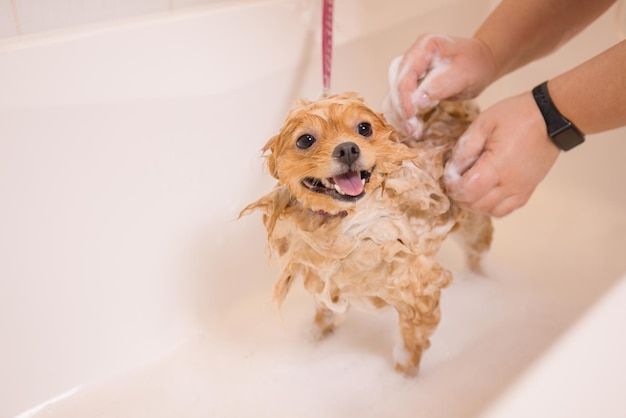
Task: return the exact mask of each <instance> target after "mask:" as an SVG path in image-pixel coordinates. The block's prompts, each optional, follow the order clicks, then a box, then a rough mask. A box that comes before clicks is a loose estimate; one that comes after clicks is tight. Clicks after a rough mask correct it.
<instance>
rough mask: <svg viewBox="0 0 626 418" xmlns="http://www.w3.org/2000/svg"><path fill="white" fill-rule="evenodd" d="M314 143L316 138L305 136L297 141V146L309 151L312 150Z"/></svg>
mask: <svg viewBox="0 0 626 418" xmlns="http://www.w3.org/2000/svg"><path fill="white" fill-rule="evenodd" d="M314 143H315V137H314V136H313V135H309V134H305V135H302V136H301V137H300V138H298V140H297V141H296V146H297V147H298V148H300V149H307V148H310V147H311V145H313V144H314Z"/></svg>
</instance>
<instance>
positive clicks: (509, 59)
mask: <svg viewBox="0 0 626 418" xmlns="http://www.w3.org/2000/svg"><path fill="white" fill-rule="evenodd" d="M614 2H615V0H502V2H501V3H500V4H499V5H498V6H497V7H496V9H494V11H493V12H492V13H491V14H490V15H489V16H488V17H487V19H486V20H485V21H484V23H483V24H482V25H481V26H480V28H479V29H478V30H477V31H476V33H475V34H474V37H472V38H455V37H449V36H444V35H436V34H435V35H433V34H426V35H421V36H420V37H418V38H417V40H416V41H415V43H414V44H413V45H412V46H411V48H409V50H408V51H407V52H406V53H405V54H404V55H403V57H402V59H401V61H400V62H396V63H395V64H397V65H395V66H392V68H390V74H389V78H390V85H391V92H390V94H389V96H388V99H387V101H386V106H385V107H386V113H387V115H388V116H389V117H390V119H391V120H393V121H395V122H396V125H399V126H400V127H401V130H402V131H403V133H405V134H407V135H410V136H413V137H415V138H419V137H420V136H421V132H422V131H421V122H420V120H419V118H418V117H416V113H417V112H418V111H419V110H420V109H424V108H429V107H431V106H434V105H436V104H437V103H439V101H441V100H445V99H468V98H473V97H476V96H477V95H478V94H480V93H481V92H482V91H483V90H484V89H485V88H486V87H487V86H488V85H489V84H491V83H492V82H493V81H495V80H496V79H498V78H499V77H501V76H503V75H504V74H507V73H509V72H511V71H513V70H515V69H517V68H519V67H521V66H523V65H524V64H527V63H529V62H531V61H533V60H535V59H538V58H541V57H542V56H544V55H546V54H548V53H550V52H552V51H554V50H555V49H557V47H558V46H560V45H561V44H563V43H564V42H566V41H567V40H569V39H570V38H572V37H573V36H574V35H575V34H577V33H578V32H580V31H581V30H582V29H583V28H584V27H585V26H587V25H588V24H589V23H590V22H592V21H593V20H594V19H596V18H597V17H598V16H599V15H600V14H602V12H604V11H605V10H606V9H607V8H608V7H609V6H610V5H611V4H612V3H614Z"/></svg>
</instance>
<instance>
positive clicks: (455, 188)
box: [443, 92, 560, 217]
mask: <svg viewBox="0 0 626 418" xmlns="http://www.w3.org/2000/svg"><path fill="white" fill-rule="evenodd" d="M559 153H560V150H559V149H558V148H557V147H556V145H554V144H553V143H552V141H551V140H550V138H549V137H548V134H547V131H546V125H545V122H544V120H543V117H542V116H541V113H540V111H539V109H538V108H537V105H536V103H535V101H534V99H533V97H532V94H531V93H530V92H526V93H523V94H520V95H518V96H514V97H511V98H508V99H505V100H503V101H501V102H499V103H496V104H495V105H493V106H492V107H490V108H488V109H486V110H485V111H484V112H482V113H481V114H479V115H478V117H477V118H476V120H475V121H474V122H473V123H472V124H471V125H470V126H469V128H468V129H467V131H466V132H465V133H464V134H463V136H461V138H459V141H458V142H457V144H456V146H455V147H454V149H453V151H452V156H451V158H450V160H449V161H448V162H447V164H446V167H445V170H444V177H443V181H444V184H445V186H446V189H447V191H448V194H449V196H450V197H451V198H452V200H454V201H456V202H457V204H459V206H461V207H464V208H467V209H469V210H472V211H474V212H479V213H484V214H489V215H493V216H496V217H500V216H504V215H507V214H509V213H511V212H512V211H513V210H515V209H517V208H519V207H521V206H523V205H524V204H526V202H527V201H528V199H529V198H530V196H531V195H532V193H533V191H534V190H535V188H536V187H537V185H538V184H539V183H540V182H541V180H543V178H544V177H545V176H546V174H548V171H550V168H552V166H553V165H554V163H555V162H556V159H557V157H558V156H559Z"/></svg>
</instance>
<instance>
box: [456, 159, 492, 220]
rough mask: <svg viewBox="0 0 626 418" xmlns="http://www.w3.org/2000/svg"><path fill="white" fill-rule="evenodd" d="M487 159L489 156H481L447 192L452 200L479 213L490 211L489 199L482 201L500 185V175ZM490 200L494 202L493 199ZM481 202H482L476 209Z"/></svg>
mask: <svg viewBox="0 0 626 418" xmlns="http://www.w3.org/2000/svg"><path fill="white" fill-rule="evenodd" d="M489 157H490V156H489V154H484V153H483V154H481V156H480V157H479V158H478V160H476V162H475V163H474V165H473V166H472V167H471V168H470V169H469V170H467V171H466V172H465V173H464V174H463V175H462V176H461V179H460V180H459V181H458V182H456V183H455V185H454V188H453V189H452V190H449V194H450V197H451V198H452V199H453V200H455V201H457V202H460V203H462V204H463V205H464V206H466V207H467V206H469V207H471V208H472V209H473V210H476V211H479V212H484V211H486V210H488V209H490V206H489V203H491V199H487V200H484V199H486V198H488V197H490V196H489V194H490V193H492V192H493V191H494V189H496V188H497V186H498V185H499V184H500V175H499V173H498V171H497V170H496V168H495V167H494V165H493V164H492V162H491V161H490V159H489ZM492 199H494V200H495V197H492ZM481 200H484V202H482V204H481V205H479V206H478V207H477V206H476V205H477V203H478V202H480V201H481ZM494 203H495V202H494Z"/></svg>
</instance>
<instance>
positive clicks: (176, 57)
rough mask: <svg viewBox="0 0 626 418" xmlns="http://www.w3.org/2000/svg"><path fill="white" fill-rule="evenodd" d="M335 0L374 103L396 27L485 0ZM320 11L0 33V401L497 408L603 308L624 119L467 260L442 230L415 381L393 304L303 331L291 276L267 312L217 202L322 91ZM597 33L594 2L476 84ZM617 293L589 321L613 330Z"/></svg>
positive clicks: (104, 413)
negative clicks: (442, 286) (405, 366)
mask: <svg viewBox="0 0 626 418" xmlns="http://www.w3.org/2000/svg"><path fill="white" fill-rule="evenodd" d="M336 3H337V5H336V16H335V18H336V34H335V41H336V48H335V52H334V54H335V55H334V67H333V90H334V91H343V90H353V91H358V92H360V93H361V94H362V95H363V96H364V97H365V98H366V99H367V101H368V102H369V103H370V104H371V105H372V106H373V107H375V108H379V107H380V106H379V104H380V103H381V100H382V98H383V96H384V94H385V93H386V91H387V86H386V70H387V65H388V63H389V61H390V60H391V59H392V57H394V56H396V55H398V54H400V53H402V52H403V51H404V50H405V49H406V48H407V47H408V46H409V45H410V44H411V42H412V40H413V39H414V37H415V36H416V35H417V34H418V33H420V32H422V31H441V32H447V33H453V34H459V35H468V34H470V33H471V32H472V30H473V29H474V28H475V27H476V25H477V24H478V23H479V22H480V20H481V19H482V18H483V17H484V16H485V15H486V13H487V12H488V10H489V7H490V1H487V0H485V1H480V2H479V1H474V2H461V1H458V2H455V1H452V0H450V1H446V2H422V3H421V4H418V3H419V2H414V1H412V0H406V1H402V0H396V1H393V2H378V1H374V0H367V1H365V0H361V1H357V0H351V1H345V0H344V1H341V0H339V1H337V2H336ZM435 3H437V4H435ZM389 5H393V7H389ZM319 14H320V13H319V2H309V1H293V0H282V1H279V0H275V1H244V2H232V1H231V2H225V3H218V4H215V5H212V6H210V7H204V8H199V9H189V10H187V11H183V12H176V13H170V14H163V15H157V16H150V17H144V18H140V19H132V20H127V21H123V22H117V23H114V24H112V23H107V24H101V25H94V26H90V27H84V28H76V29H71V30H65V31H59V32H54V33H45V34H39V35H31V36H24V37H17V38H8V39H4V40H0V339H1V340H0V416H1V417H10V416H16V415H19V416H20V417H22V418H24V417H31V416H46V417H86V416H89V417H124V418H125V417H151V418H156V417H184V418H192V417H252V416H254V417H325V418H328V417H357V416H358V417H380V416H389V417H391V416H393V417H408V416H421V417H475V416H482V415H483V414H489V413H491V414H496V415H494V416H507V415H502V414H498V413H497V411H506V408H511V407H513V406H512V405H518V404H519V401H517V402H518V403H517V404H516V403H515V402H516V401H515V399H518V400H519V399H524V398H523V396H524V393H528V388H529V387H530V388H532V387H534V385H533V382H534V381H533V379H536V378H535V377H533V376H535V374H536V373H541V371H539V372H537V370H538V369H540V370H543V369H545V368H546V367H547V368H550V367H551V364H553V363H554V361H550V360H549V359H550V358H552V357H554V356H555V354H554V353H555V350H556V348H554V347H558V346H559V345H560V344H566V343H564V342H563V341H568V340H571V339H572V338H573V337H571V335H576V333H577V332H578V331H576V330H577V329H578V325H576V324H578V323H579V321H578V319H579V318H580V317H581V316H582V317H585V316H586V312H587V310H588V308H589V307H590V306H592V305H595V304H598V303H599V304H600V305H602V302H598V301H600V300H603V299H602V298H601V296H602V295H603V294H605V293H606V292H607V290H608V289H610V288H611V287H612V286H613V284H614V283H616V282H618V281H619V278H620V276H622V274H623V273H624V272H626V258H625V257H624V249H625V248H626V218H625V216H624V213H625V211H626V190H625V188H624V186H623V183H624V179H626V168H624V165H623V163H622V162H623V160H624V158H625V157H626V141H625V140H624V136H625V134H626V132H625V130H623V129H622V130H617V131H613V132H610V133H606V134H603V135H596V136H593V137H590V138H589V139H588V141H587V143H586V144H585V145H584V146H583V147H580V148H579V149H576V150H575V151H572V152H570V153H568V154H565V155H563V156H562V157H561V158H560V160H559V162H558V163H557V165H556V167H555V168H554V170H553V171H552V173H551V174H550V176H549V177H548V179H547V180H546V181H545V182H544V183H543V184H542V186H541V187H540V188H539V189H538V190H537V192H536V193H535V196H534V197H533V199H532V201H531V202H530V203H529V204H528V205H527V206H526V207H525V208H524V209H523V210H520V211H518V212H516V213H514V214H513V215H511V216H509V217H507V218H504V219H501V220H498V221H497V222H496V235H495V240H494V244H493V249H492V251H491V252H490V254H489V256H488V259H487V260H486V270H487V272H488V277H486V278H482V277H471V276H469V275H468V274H467V273H466V272H465V270H464V269H463V263H462V262H461V257H460V254H459V251H458V249H457V248H456V247H455V246H454V245H453V244H450V245H446V246H445V248H444V249H443V251H442V254H441V257H442V260H443V261H444V262H445V263H446V264H447V265H448V266H449V267H450V268H452V269H453V270H454V272H455V282H454V284H453V285H452V286H451V287H450V288H449V289H447V290H446V291H445V292H444V296H443V302H442V311H443V320H442V323H441V325H440V327H439V329H438V330H437V332H436V334H435V336H434V338H433V344H432V347H431V349H430V350H428V351H427V352H426V354H425V357H424V360H423V364H422V367H421V371H420V374H419V376H418V377H417V378H413V379H406V378H404V377H402V376H399V375H397V374H396V373H395V372H394V371H393V367H392V359H391V346H392V345H393V341H392V340H393V336H394V330H395V323H394V319H393V315H392V314H391V312H375V313H370V312H366V313H363V312H358V311H357V310H353V311H351V314H350V315H349V317H348V319H347V321H346V322H345V323H344V324H343V326H342V327H341V328H340V329H339V330H338V331H337V332H336V333H335V334H334V335H333V336H331V337H330V338H329V339H327V340H325V341H322V342H314V341H313V340H312V339H311V338H310V337H309V334H308V329H309V328H308V327H309V322H310V320H311V317H312V309H313V308H312V302H311V300H310V298H309V297H308V296H307V295H306V293H305V292H304V291H303V290H301V289H300V287H299V286H296V287H295V288H296V290H295V291H294V292H293V294H291V295H290V297H289V298H288V299H287V302H286V303H285V304H284V306H283V308H282V318H281V317H279V315H277V313H276V311H275V308H274V306H273V305H272V303H271V294H270V293H271V286H272V282H273V277H274V274H275V270H274V269H273V268H272V267H270V266H268V263H267V260H266V249H265V235H264V230H263V227H262V225H261V221H260V218H259V216H256V215H255V216H250V217H246V218H244V219H241V220H237V219H236V218H237V215H238V213H239V210H240V209H241V208H242V207H243V206H244V205H245V204H246V203H248V202H250V201H251V200H253V199H255V198H256V197H258V196H260V195H261V194H263V193H265V192H266V191H268V190H269V189H270V188H271V187H272V184H273V182H272V180H271V179H270V178H269V176H268V175H267V174H265V173H264V172H263V169H262V160H261V159H260V158H259V150H260V148H261V146H262V145H263V144H264V143H265V141H266V140H267V139H268V138H269V137H270V136H271V135H273V134H274V133H275V132H276V131H277V129H278V128H279V126H280V124H281V123H282V120H283V118H284V115H285V112H286V111H287V109H288V108H289V107H290V105H291V103H292V101H293V99H294V98H295V97H297V96H304V97H309V98H315V97H317V96H318V95H319V93H320V91H321V88H320V84H321V76H320V67H321V64H320V52H319V49H320V42H319V36H318V34H319V29H318V26H319V24H318V23H319ZM616 33H617V31H616V30H615V28H614V26H613V24H612V17H611V15H607V16H605V17H603V18H602V19H601V21H599V22H598V23H597V24H595V25H594V26H593V27H591V28H590V29H589V30H588V31H587V32H585V33H584V34H583V35H581V36H580V37H579V38H577V39H576V40H575V42H574V43H572V44H570V45H568V46H567V47H565V48H564V49H563V50H562V51H560V52H559V53H558V54H557V55H555V56H553V57H551V58H550V59H547V60H543V61H540V62H538V63H535V64H533V65H532V66H530V67H528V68H526V69H525V70H524V71H522V72H519V73H516V74H513V75H511V76H509V77H507V78H506V79H504V80H502V81H500V82H498V83H497V84H495V85H494V86H493V87H492V88H490V89H489V90H488V91H487V92H485V93H484V94H483V96H481V98H480V102H481V104H482V105H483V106H487V105H488V104H489V103H492V102H493V101H495V100H497V99H498V98H501V97H504V96H505V95H507V94H513V93H515V92H518V91H521V90H523V89H528V88H530V87H532V86H534V85H535V84H537V83H539V82H540V81H543V79H545V78H548V77H550V76H552V75H554V74H556V73H558V72H559V71H561V70H563V69H565V68H567V67H569V66H572V65H574V64H575V63H577V62H580V61H581V60H582V59H583V58H584V57H585V56H590V55H591V54H592V53H593V52H594V51H598V50H600V49H602V48H604V47H606V46H608V45H610V44H611V43H614V42H615V41H616V40H617V35H616ZM622 306H623V304H622ZM596 310H597V309H596ZM600 311H602V310H601V309H600ZM594 312H595V311H594ZM621 313H622V316H621V317H619V315H617V316H618V317H615V316H616V315H613V316H610V318H609V321H608V322H607V321H604V319H606V318H604V319H601V320H600V322H603V323H605V324H607V323H608V324H613V326H614V330H615V332H618V331H619V330H621V329H623V327H624V321H625V319H624V318H626V314H624V311H623V310H622V311H621ZM583 319H584V318H583ZM611 321H612V322H611ZM583 322H585V321H583ZM592 328H593V327H592ZM564 333H565V335H566V337H565V338H564V339H561V336H562V335H564ZM584 335H586V334H584V333H583V337H582V338H583V339H584V338H585V337H584ZM567 336H570V337H567ZM574 341H577V340H576V339H575V338H574ZM555 344H556V345H555ZM573 344H574V345H575V344H576V343H575V342H574V343H573ZM566 345H567V344H566ZM594 348H595V349H596V350H597V349H600V350H599V352H598V351H596V352H593V351H591V353H587V354H588V355H589V357H590V360H591V359H593V361H594V362H596V363H593V364H594V365H598V367H595V366H594V367H591V368H592V369H594V370H596V369H598V368H600V369H602V370H608V371H609V374H610V372H613V375H615V373H617V377H616V379H617V384H618V385H621V386H614V385H615V384H616V383H615V382H614V381H610V380H609V381H605V380H596V381H593V386H592V387H591V389H589V388H584V389H579V391H581V392H580V393H584V394H587V395H589V394H592V395H594V396H595V397H592V398H591V399H601V400H602V404H603V405H605V406H606V407H607V408H608V409H607V411H609V412H615V411H617V413H618V415H612V416H623V412H624V411H625V410H626V406H625V405H624V402H623V401H620V400H619V398H618V397H615V396H608V399H607V395H606V393H609V394H611V393H613V392H611V391H608V390H606V389H607V388H609V385H610V387H611V388H614V387H622V388H623V387H624V384H625V383H626V382H624V380H625V377H624V376H625V375H626V373H622V372H624V369H625V367H624V360H623V358H620V356H618V355H615V356H614V357H615V358H611V357H610V354H611V353H613V351H609V352H608V354H606V356H605V352H604V351H603V350H602V347H597V346H594V345H593V344H592V345H591V348H590V350H593V349H594ZM556 357H557V358H558V351H557V355H556ZM584 361H585V360H584V359H583V360H580V359H579V360H576V361H574V364H572V365H571V366H572V367H573V368H578V367H580V364H581V363H580V362H584ZM546 364H547V365H546ZM580 370H583V371H584V370H587V369H585V368H580ZM620 373H621V374H620ZM559 376H561V375H559V374H558V373H557V374H556V378H555V379H554V380H555V384H554V385H553V386H552V387H549V388H548V389H547V390H552V391H553V393H554V394H555V396H554V397H551V399H552V400H553V403H554V404H555V405H556V406H555V407H556V408H557V410H558V407H559V406H562V405H565V404H567V405H570V406H571V405H572V402H575V401H576V400H577V399H578V400H580V399H582V398H583V397H582V396H577V395H576V392H574V394H572V393H571V392H567V391H565V392H564V390H563V386H564V385H562V384H561V383H568V381H565V382H563V380H559ZM573 376H576V375H575V374H574V375H573ZM614 377H615V376H614ZM563 379H565V376H563ZM567 379H570V377H567ZM578 379H580V380H581V381H586V380H587V379H586V377H585V375H580V376H578ZM620 379H621V380H620ZM520 382H525V383H523V384H522V383H520ZM529 382H530V383H529ZM605 382H608V383H605ZM570 383H571V382H570ZM565 386H566V387H567V388H569V387H570V386H567V385H565ZM559 391H560V392H559ZM520 393H521V395H519V394H520ZM559 393H561V395H562V396H565V395H564V393H565V394H568V395H570V396H569V397H566V398H560V397H559ZM580 393H579V394H580ZM519 396H521V398H519ZM602 396H604V399H603V398H602ZM598 397H599V398H598ZM563 399H568V400H567V401H564V400H563ZM572 399H573V401H572ZM594 402H595V401H594ZM541 405H543V404H539V408H540V409H539V411H541ZM573 405H577V404H576V403H574V404H573ZM535 406H536V405H535ZM516 408H517V407H516ZM620 408H621V409H620ZM516 410H517V411H520V409H519V408H517V409H516ZM488 411H491V412H488ZM493 411H496V412H493ZM578 411H579V412H581V411H584V409H578ZM620 414H621V415H620ZM600 415H602V416H611V415H610V413H608V414H600ZM600 415H598V416H600ZM527 416H528V415H527ZM537 416H542V415H541V414H540V415H537ZM543 416H548V415H543ZM551 416H558V415H551ZM568 416H570V417H571V416H574V415H568ZM580 416H584V415H580Z"/></svg>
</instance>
